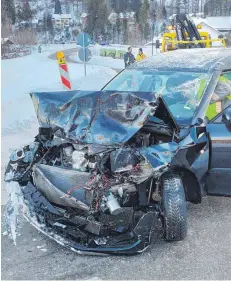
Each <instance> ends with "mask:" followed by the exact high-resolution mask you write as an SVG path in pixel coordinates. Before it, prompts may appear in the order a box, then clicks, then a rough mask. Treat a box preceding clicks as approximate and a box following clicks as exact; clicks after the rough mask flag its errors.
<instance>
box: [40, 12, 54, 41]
mask: <svg viewBox="0 0 231 281" xmlns="http://www.w3.org/2000/svg"><path fill="white" fill-rule="evenodd" d="M42 26H43V28H42V29H43V32H44V33H45V34H46V35H48V34H49V35H48V36H47V37H49V39H50V40H53V38H54V35H55V31H54V26H53V22H52V16H51V14H48V13H44V15H43V25H42Z"/></svg>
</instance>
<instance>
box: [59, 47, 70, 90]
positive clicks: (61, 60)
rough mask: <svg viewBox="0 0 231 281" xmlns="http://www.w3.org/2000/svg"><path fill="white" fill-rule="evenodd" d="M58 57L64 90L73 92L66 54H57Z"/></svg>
mask: <svg viewBox="0 0 231 281" xmlns="http://www.w3.org/2000/svg"><path fill="white" fill-rule="evenodd" d="M56 57H57V60H58V65H59V72H60V77H61V81H62V84H63V88H64V89H65V90H71V80H70V76H69V72H68V67H67V63H66V60H65V57H64V52H57V53H56Z"/></svg>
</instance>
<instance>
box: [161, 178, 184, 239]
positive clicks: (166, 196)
mask: <svg viewBox="0 0 231 281" xmlns="http://www.w3.org/2000/svg"><path fill="white" fill-rule="evenodd" d="M161 207H162V208H161V209H162V215H163V228H164V238H165V239H166V240H167V241H181V240H183V239H184V238H185V237H186V235H187V205H186V200H185V192H184V186H183V184H182V181H181V178H180V177H179V176H178V175H176V174H173V173H168V174H166V175H164V176H163V179H162V203H161Z"/></svg>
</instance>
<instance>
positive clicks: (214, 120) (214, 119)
mask: <svg viewBox="0 0 231 281" xmlns="http://www.w3.org/2000/svg"><path fill="white" fill-rule="evenodd" d="M225 73H230V74H231V69H225V70H223V71H222V73H221V75H224V74H225ZM221 75H220V76H221ZM230 81H231V80H230ZM229 107H231V105H228V106H227V107H226V108H224V109H223V110H222V111H221V112H220V113H218V114H217V115H216V116H215V117H214V118H213V119H212V120H210V121H209V122H208V124H224V123H223V122H222V121H221V122H216V120H217V119H218V118H219V117H220V116H222V115H223V113H224V111H225V110H226V109H227V108H229Z"/></svg>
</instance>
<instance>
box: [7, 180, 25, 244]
mask: <svg viewBox="0 0 231 281" xmlns="http://www.w3.org/2000/svg"><path fill="white" fill-rule="evenodd" d="M6 176H7V175H6ZM6 190H7V192H8V194H9V200H8V202H7V205H6V211H5V212H6V215H5V220H6V231H7V233H8V235H9V236H10V238H11V239H12V240H13V242H14V244H15V245H16V237H17V227H18V226H19V215H20V211H22V210H23V209H24V206H25V205H24V202H23V195H22V191H21V188H20V186H19V184H18V183H17V182H14V181H11V182H7V183H6ZM24 212H25V210H24Z"/></svg>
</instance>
